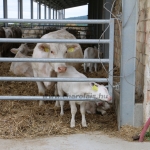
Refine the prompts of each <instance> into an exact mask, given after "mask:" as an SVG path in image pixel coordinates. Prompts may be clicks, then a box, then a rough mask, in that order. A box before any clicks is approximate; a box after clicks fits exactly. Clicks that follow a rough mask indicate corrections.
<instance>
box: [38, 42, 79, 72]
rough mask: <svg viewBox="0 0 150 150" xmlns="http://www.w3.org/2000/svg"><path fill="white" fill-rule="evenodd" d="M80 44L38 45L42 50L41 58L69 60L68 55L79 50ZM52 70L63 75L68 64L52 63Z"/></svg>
mask: <svg viewBox="0 0 150 150" xmlns="http://www.w3.org/2000/svg"><path fill="white" fill-rule="evenodd" d="M78 45H79V44H64V43H50V44H47V43H41V44H39V45H38V49H39V50H40V58H52V59H55V58H60V59H62V58H67V54H68V53H73V52H75V51H76V50H77V49H78ZM50 65H51V66H52V69H53V70H54V71H55V72H59V73H63V72H65V71H66V69H67V66H66V63H61V62H60V63H59V62H58V63H55V62H50Z"/></svg>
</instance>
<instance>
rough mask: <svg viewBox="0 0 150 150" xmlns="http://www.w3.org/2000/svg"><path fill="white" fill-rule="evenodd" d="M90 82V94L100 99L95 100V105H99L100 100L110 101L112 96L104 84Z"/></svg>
mask: <svg viewBox="0 0 150 150" xmlns="http://www.w3.org/2000/svg"><path fill="white" fill-rule="evenodd" d="M90 84H91V85H90V86H91V89H92V94H93V95H94V96H95V98H96V99H98V100H100V101H97V102H96V104H97V105H101V104H102V101H107V102H111V100H112V98H111V96H110V95H109V93H108V90H107V88H106V87H105V86H104V85H99V84H97V83H90Z"/></svg>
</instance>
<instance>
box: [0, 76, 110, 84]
mask: <svg viewBox="0 0 150 150" xmlns="http://www.w3.org/2000/svg"><path fill="white" fill-rule="evenodd" d="M0 81H19V82H20V81H44V82H105V83H107V82H108V80H107V79H106V78H38V77H0Z"/></svg>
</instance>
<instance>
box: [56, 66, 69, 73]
mask: <svg viewBox="0 0 150 150" xmlns="http://www.w3.org/2000/svg"><path fill="white" fill-rule="evenodd" d="M66 70H67V67H58V72H59V73H63V72H66Z"/></svg>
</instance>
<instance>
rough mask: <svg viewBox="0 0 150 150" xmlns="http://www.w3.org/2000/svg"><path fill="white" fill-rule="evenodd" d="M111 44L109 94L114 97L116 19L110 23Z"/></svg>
mask: <svg viewBox="0 0 150 150" xmlns="http://www.w3.org/2000/svg"><path fill="white" fill-rule="evenodd" d="M109 38H110V44H109V61H110V63H109V83H108V89H109V94H110V95H111V96H112V97H113V68H114V19H111V21H110V32H109Z"/></svg>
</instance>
